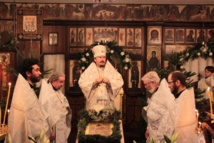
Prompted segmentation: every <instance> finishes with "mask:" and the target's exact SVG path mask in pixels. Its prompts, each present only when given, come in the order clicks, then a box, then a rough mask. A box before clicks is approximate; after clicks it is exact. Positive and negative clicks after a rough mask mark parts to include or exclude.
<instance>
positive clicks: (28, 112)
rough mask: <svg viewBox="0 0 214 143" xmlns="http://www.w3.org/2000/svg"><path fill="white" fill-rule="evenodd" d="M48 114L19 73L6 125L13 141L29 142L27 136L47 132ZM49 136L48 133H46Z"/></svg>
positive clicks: (17, 142) (19, 142)
mask: <svg viewBox="0 0 214 143" xmlns="http://www.w3.org/2000/svg"><path fill="white" fill-rule="evenodd" d="M47 118H48V114H47V113H46V112H45V111H44V110H43V109H42V107H41V104H40V102H39V100H38V98H37V96H36V94H35V92H34V90H33V89H32V88H31V87H30V85H29V83H28V82H27V81H26V80H25V79H24V77H23V76H22V75H21V74H19V75H18V79H17V81H16V85H15V89H14V92H13V98H12V103H11V107H10V115H9V122H8V126H9V128H10V135H11V139H12V142H13V143H31V141H30V140H29V139H28V137H29V136H30V137H36V136H38V135H40V133H41V132H42V131H45V132H46V133H47V130H48V122H47ZM46 135H47V137H48V138H49V134H48V133H47V134H46Z"/></svg>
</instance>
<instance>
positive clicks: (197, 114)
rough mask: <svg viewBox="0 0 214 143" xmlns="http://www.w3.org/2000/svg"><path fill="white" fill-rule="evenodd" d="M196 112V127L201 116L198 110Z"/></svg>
mask: <svg viewBox="0 0 214 143" xmlns="http://www.w3.org/2000/svg"><path fill="white" fill-rule="evenodd" d="M195 112H196V129H197V128H198V116H199V113H198V110H195Z"/></svg>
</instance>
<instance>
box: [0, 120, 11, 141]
mask: <svg viewBox="0 0 214 143" xmlns="http://www.w3.org/2000/svg"><path fill="white" fill-rule="evenodd" d="M8 133H9V127H8V126H7V125H3V124H2V125H1V126H0V141H1V140H3V139H5V137H6V136H7V135H8Z"/></svg>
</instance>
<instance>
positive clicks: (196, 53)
mask: <svg viewBox="0 0 214 143" xmlns="http://www.w3.org/2000/svg"><path fill="white" fill-rule="evenodd" d="M213 53H214V43H206V44H204V43H197V44H196V45H195V46H194V47H189V48H187V49H186V50H184V51H182V52H179V53H173V54H172V55H171V57H173V59H169V62H170V63H171V64H173V65H180V66H182V65H183V64H184V63H185V62H187V61H189V60H194V59H197V58H199V57H201V58H204V59H207V58H209V57H211V58H212V59H214V55H213ZM181 68H182V67H181Z"/></svg>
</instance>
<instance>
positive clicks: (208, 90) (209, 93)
mask: <svg viewBox="0 0 214 143" xmlns="http://www.w3.org/2000/svg"><path fill="white" fill-rule="evenodd" d="M207 95H208V97H209V100H210V114H211V115H210V117H211V118H212V115H213V106H212V96H211V92H210V87H208V88H207Z"/></svg>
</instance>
